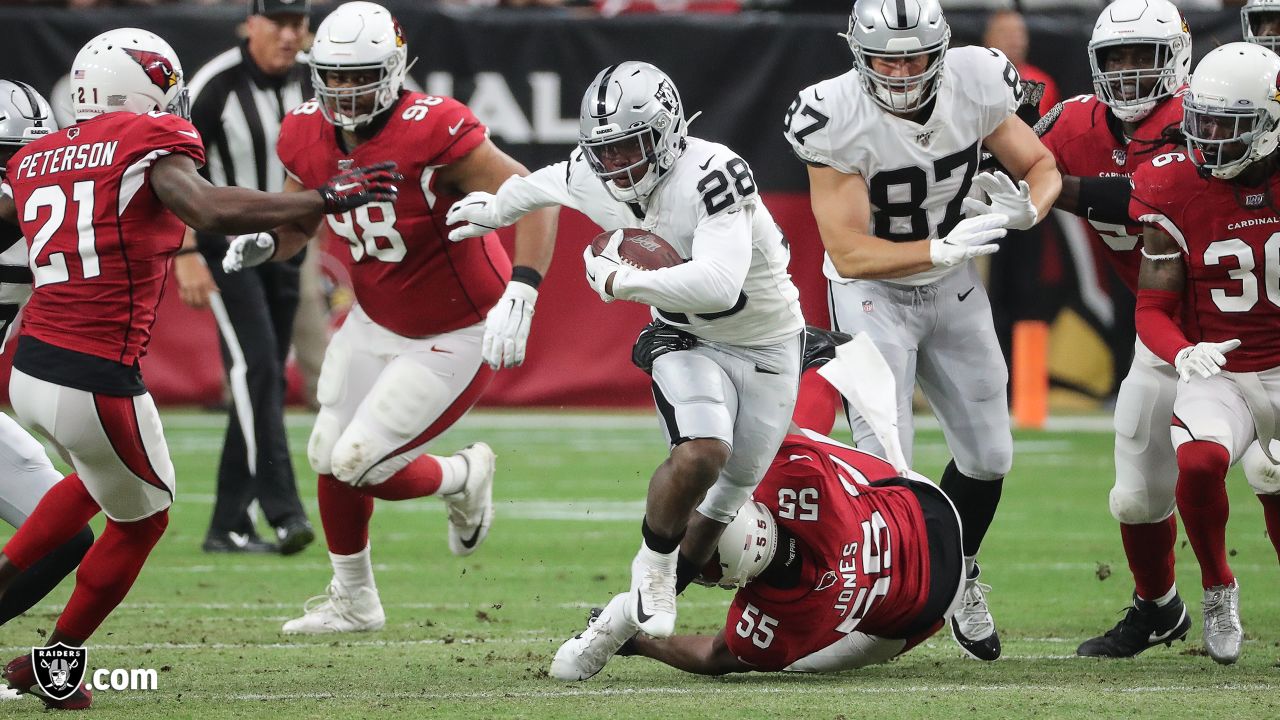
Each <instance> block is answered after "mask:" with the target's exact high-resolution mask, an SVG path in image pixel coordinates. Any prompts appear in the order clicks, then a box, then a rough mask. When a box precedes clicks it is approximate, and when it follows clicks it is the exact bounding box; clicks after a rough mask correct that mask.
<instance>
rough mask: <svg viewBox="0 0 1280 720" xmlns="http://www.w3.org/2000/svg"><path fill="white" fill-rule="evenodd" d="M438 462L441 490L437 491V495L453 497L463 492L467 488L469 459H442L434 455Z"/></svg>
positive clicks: (459, 456) (451, 457)
mask: <svg viewBox="0 0 1280 720" xmlns="http://www.w3.org/2000/svg"><path fill="white" fill-rule="evenodd" d="M431 457H433V458H435V459H436V462H438V463H440V473H441V478H440V489H439V490H437V491H436V494H437V495H452V494H454V493H456V492H462V490H463V488H465V487H466V486H467V459H466V458H465V457H463V456H461V455H450V456H449V457H440V456H439V455H432V456H431Z"/></svg>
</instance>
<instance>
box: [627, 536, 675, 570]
mask: <svg viewBox="0 0 1280 720" xmlns="http://www.w3.org/2000/svg"><path fill="white" fill-rule="evenodd" d="M679 554H680V548H678V547H677V548H676V549H675V550H672V551H671V552H669V553H666V554H663V553H660V552H658V551H657V550H654V549H652V548H650V547H649V546H648V545H647V544H645V542H644V541H643V540H642V541H641V542H640V552H638V553H636V559H637V560H640V561H641V562H643V563H644V564H646V565H657V566H658V567H660V568H662V569H664V570H666V571H668V572H671V573H674V572H675V571H676V557H677V556H678V555H679Z"/></svg>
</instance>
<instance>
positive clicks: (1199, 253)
mask: <svg viewBox="0 0 1280 720" xmlns="http://www.w3.org/2000/svg"><path fill="white" fill-rule="evenodd" d="M1274 197H1280V176H1278V175H1274V174H1273V175H1272V176H1271V177H1270V178H1268V179H1267V186H1266V187H1261V186H1260V187H1252V188H1251V187H1244V186H1241V185H1236V184H1234V183H1231V182H1228V181H1226V180H1218V179H1216V178H1203V177H1200V174H1199V173H1198V172H1197V171H1196V168H1195V166H1194V165H1192V164H1191V161H1190V160H1189V159H1188V158H1187V155H1186V153H1185V152H1169V153H1164V154H1162V155H1157V156H1156V157H1155V158H1152V160H1151V162H1150V163H1148V164H1146V165H1143V166H1142V167H1140V168H1138V171H1137V172H1136V173H1134V175H1133V198H1132V200H1131V201H1130V204H1129V214H1130V215H1132V216H1133V217H1134V218H1135V219H1137V220H1141V221H1143V222H1147V223H1150V224H1152V225H1156V226H1158V227H1159V228H1160V229H1162V230H1164V231H1165V232H1166V233H1168V234H1169V235H1170V236H1171V237H1172V238H1173V239H1174V240H1175V241H1176V242H1177V243H1178V245H1179V246H1180V247H1181V249H1182V253H1183V261H1184V262H1186V267H1187V281H1186V288H1185V290H1184V292H1183V310H1184V315H1185V318H1184V319H1183V321H1182V330H1183V332H1184V333H1185V334H1186V336H1187V339H1188V340H1190V341H1191V342H1193V343H1196V342H1202V341H1207V342H1222V341H1224V340H1231V339H1233V338H1239V340H1240V347H1239V348H1238V349H1236V350H1233V351H1231V352H1229V353H1227V364H1226V365H1225V366H1224V369H1226V370H1229V371H1232V372H1258V371H1260V370H1268V369H1270V368H1274V367H1277V366H1280V332H1277V328H1280V213H1277V212H1276V210H1275V207H1274V204H1273V203H1272V202H1270V201H1269V200H1268V198H1274Z"/></svg>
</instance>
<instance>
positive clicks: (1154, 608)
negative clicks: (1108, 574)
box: [1076, 593, 1191, 658]
mask: <svg viewBox="0 0 1280 720" xmlns="http://www.w3.org/2000/svg"><path fill="white" fill-rule="evenodd" d="M1190 630H1191V615H1190V614H1189V613H1187V606H1186V605H1185V604H1183V602H1182V598H1180V597H1178V596H1177V595H1174V596H1173V599H1172V600H1170V601H1169V602H1167V603H1165V605H1164V606H1163V607H1161V606H1159V605H1156V604H1155V603H1154V602H1152V601H1150V600H1142V599H1140V598H1139V597H1138V595H1137V594H1136V593H1135V594H1134V596H1133V604H1132V605H1130V606H1129V607H1128V608H1127V609H1126V610H1125V613H1124V617H1123V618H1121V619H1120V622H1118V623H1116V626H1115V627H1113V628H1111V629H1110V630H1108V631H1106V632H1105V633H1104V634H1102V635H1100V636H1098V637H1095V638H1090V639H1088V640H1085V641H1084V642H1083V643H1080V647H1078V648H1076V654H1077V655H1080V656H1081V657H1111V658H1128V657H1134V656H1136V655H1138V654H1139V653H1141V652H1142V651H1144V650H1146V649H1148V648H1153V647H1155V646H1156V645H1164V646H1166V647H1167V646H1170V645H1173V641H1174V640H1184V639H1186V637H1187V633H1188V632H1189V631H1190Z"/></svg>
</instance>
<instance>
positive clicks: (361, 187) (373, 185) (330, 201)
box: [317, 161, 404, 215]
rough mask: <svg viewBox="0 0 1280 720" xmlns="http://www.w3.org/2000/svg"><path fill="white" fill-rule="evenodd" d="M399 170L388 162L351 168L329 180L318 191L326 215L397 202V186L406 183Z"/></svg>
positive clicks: (392, 163)
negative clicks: (398, 183)
mask: <svg viewBox="0 0 1280 720" xmlns="http://www.w3.org/2000/svg"><path fill="white" fill-rule="evenodd" d="M395 169H396V164H395V163H394V162H391V161H387V162H380V163H377V164H376V165H369V166H368V167H357V168H351V169H350V170H347V171H346V172H344V173H341V174H339V175H334V176H333V177H331V178H329V182H327V183H325V184H324V186H323V187H321V188H318V189H317V192H319V193H320V197H322V198H324V211H325V213H326V214H328V215H333V214H336V213H341V212H346V211H348V210H351V209H353V208H358V207H360V206H361V205H364V204H366V203H371V202H395V201H396V194H397V193H398V192H399V189H398V188H397V187H396V186H395V183H396V181H398V180H403V179H404V176H403V175H401V174H400V173H398V172H395Z"/></svg>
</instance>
